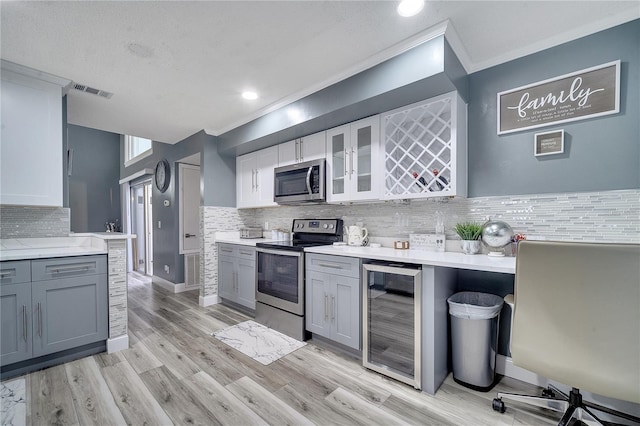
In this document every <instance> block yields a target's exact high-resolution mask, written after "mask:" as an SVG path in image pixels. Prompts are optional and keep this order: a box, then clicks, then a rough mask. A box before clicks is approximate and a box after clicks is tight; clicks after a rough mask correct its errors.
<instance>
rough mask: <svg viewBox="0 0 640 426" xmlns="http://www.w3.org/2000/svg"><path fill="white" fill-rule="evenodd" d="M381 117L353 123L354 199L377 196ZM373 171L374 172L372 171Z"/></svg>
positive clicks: (352, 195)
mask: <svg viewBox="0 0 640 426" xmlns="http://www.w3.org/2000/svg"><path fill="white" fill-rule="evenodd" d="M379 129H380V127H379V117H378V116H374V117H369V118H365V119H364V120H360V121H357V122H355V123H352V124H351V155H352V156H353V163H352V168H351V176H350V177H351V185H352V194H351V199H353V200H365V199H373V198H377V194H375V192H374V189H375V181H374V177H375V172H374V170H375V161H376V160H375V153H376V152H377V151H376V149H377V146H378V138H379V136H378V133H379ZM372 172H373V173H372Z"/></svg>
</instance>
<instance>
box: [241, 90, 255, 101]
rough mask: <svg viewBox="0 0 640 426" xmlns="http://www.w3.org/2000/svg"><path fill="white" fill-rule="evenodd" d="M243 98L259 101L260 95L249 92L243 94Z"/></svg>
mask: <svg viewBox="0 0 640 426" xmlns="http://www.w3.org/2000/svg"><path fill="white" fill-rule="evenodd" d="M242 97H243V98H245V99H248V100H250V101H252V100H254V99H258V94H257V93H256V92H251V91H249V90H247V91H246V92H242Z"/></svg>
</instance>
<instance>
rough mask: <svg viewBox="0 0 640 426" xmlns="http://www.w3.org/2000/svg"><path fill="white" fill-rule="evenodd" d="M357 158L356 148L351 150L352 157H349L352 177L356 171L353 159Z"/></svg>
mask: <svg viewBox="0 0 640 426" xmlns="http://www.w3.org/2000/svg"><path fill="white" fill-rule="evenodd" d="M355 156H356V149H355V148H351V155H350V156H349V163H350V164H351V172H350V173H349V174H350V175H352V174H353V173H354V172H355V170H354V169H353V157H355Z"/></svg>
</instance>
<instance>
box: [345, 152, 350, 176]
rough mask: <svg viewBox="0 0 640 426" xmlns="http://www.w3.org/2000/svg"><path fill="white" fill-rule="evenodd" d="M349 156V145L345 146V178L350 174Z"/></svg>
mask: <svg viewBox="0 0 640 426" xmlns="http://www.w3.org/2000/svg"><path fill="white" fill-rule="evenodd" d="M348 156H349V152H348V151H347V147H345V148H344V178H345V179H346V178H347V176H348V175H349V168H348V167H347V157H348Z"/></svg>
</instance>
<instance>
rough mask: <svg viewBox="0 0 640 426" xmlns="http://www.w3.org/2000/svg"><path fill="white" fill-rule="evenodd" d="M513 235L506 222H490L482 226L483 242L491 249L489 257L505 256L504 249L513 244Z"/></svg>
mask: <svg viewBox="0 0 640 426" xmlns="http://www.w3.org/2000/svg"><path fill="white" fill-rule="evenodd" d="M513 235H514V233H513V229H511V227H510V226H509V224H508V223H506V222H502V221H499V220H490V221H488V222H487V223H485V224H484V225H482V242H483V243H484V245H486V246H487V247H488V248H489V256H504V252H503V250H502V249H503V248H504V247H506V246H508V245H509V244H511V238H512V237H513Z"/></svg>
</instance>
